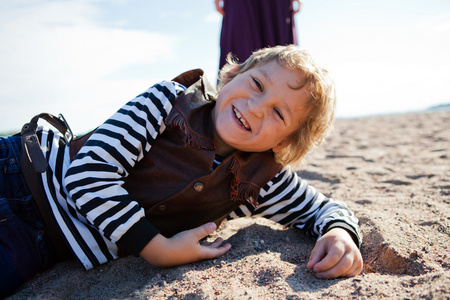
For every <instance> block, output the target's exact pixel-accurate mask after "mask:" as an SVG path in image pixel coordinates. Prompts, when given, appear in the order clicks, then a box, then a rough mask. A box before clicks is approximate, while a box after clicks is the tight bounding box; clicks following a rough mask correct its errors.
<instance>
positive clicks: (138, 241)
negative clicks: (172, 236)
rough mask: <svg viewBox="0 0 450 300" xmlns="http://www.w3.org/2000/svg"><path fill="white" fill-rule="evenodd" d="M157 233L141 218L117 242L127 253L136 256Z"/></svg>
mask: <svg viewBox="0 0 450 300" xmlns="http://www.w3.org/2000/svg"><path fill="white" fill-rule="evenodd" d="M158 233H159V230H158V229H157V228H156V227H155V226H153V225H152V224H150V223H149V222H148V221H147V219H145V218H141V219H140V220H139V221H138V222H136V223H135V224H134V225H133V226H132V227H131V228H130V229H128V231H127V232H125V234H124V235H122V237H121V238H120V240H118V241H117V245H119V246H120V247H122V248H123V249H125V250H126V251H127V252H128V253H130V254H132V255H135V256H138V255H139V253H141V251H142V249H144V247H145V246H147V244H148V243H149V242H150V241H151V240H152V239H153V238H154V237H155V236H156V235H157V234H158Z"/></svg>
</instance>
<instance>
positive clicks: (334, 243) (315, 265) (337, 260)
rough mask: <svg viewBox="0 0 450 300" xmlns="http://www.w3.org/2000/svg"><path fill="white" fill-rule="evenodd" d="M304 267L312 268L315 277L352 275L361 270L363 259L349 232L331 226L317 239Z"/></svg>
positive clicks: (328, 277) (326, 277)
mask: <svg viewBox="0 0 450 300" xmlns="http://www.w3.org/2000/svg"><path fill="white" fill-rule="evenodd" d="M306 267H307V268H308V269H312V270H314V272H316V276H317V278H322V279H331V278H337V277H353V276H356V275H358V274H359V273H360V272H361V270H362V267H363V260H362V257H361V253H360V252H359V249H358V247H357V246H356V245H355V242H354V241H353V239H352V237H351V236H350V234H349V233H348V232H347V231H346V230H345V229H343V228H333V229H331V230H330V231H328V232H327V233H326V234H324V235H323V236H322V237H321V238H320V239H319V240H318V241H317V243H316V246H315V247H314V249H313V250H312V252H311V256H310V257H309V262H308V264H307V265H306Z"/></svg>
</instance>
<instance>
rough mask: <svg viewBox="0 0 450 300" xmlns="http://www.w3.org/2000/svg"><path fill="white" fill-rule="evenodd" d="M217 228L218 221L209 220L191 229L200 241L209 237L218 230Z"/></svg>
mask: <svg viewBox="0 0 450 300" xmlns="http://www.w3.org/2000/svg"><path fill="white" fill-rule="evenodd" d="M216 228H217V225H216V223H214V222H209V223H206V224H203V225H201V226H199V227H196V228H194V229H191V230H190V231H191V233H192V234H193V235H194V236H195V238H196V239H197V241H199V240H201V239H203V238H205V237H207V236H208V235H210V234H211V233H213V232H214V231H215V230H216Z"/></svg>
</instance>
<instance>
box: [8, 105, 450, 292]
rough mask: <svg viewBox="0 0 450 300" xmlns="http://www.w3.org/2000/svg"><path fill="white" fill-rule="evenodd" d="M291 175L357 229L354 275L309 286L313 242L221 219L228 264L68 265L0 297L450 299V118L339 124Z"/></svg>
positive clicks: (133, 261)
mask: <svg viewBox="0 0 450 300" xmlns="http://www.w3.org/2000/svg"><path fill="white" fill-rule="evenodd" d="M335 127H336V128H335V130H334V132H333V133H332V135H331V136H330V137H329V138H328V139H327V141H326V142H325V143H324V144H323V145H321V146H320V147H319V148H318V149H317V150H315V151H314V152H313V153H311V155H309V156H308V157H307V159H306V160H305V161H304V163H303V166H302V169H301V171H299V172H300V175H301V176H302V177H303V178H305V179H307V180H308V182H309V183H310V184H311V185H312V186H314V187H315V188H316V189H317V190H319V191H321V192H322V193H324V194H325V195H327V196H331V197H332V198H334V199H339V200H342V201H344V202H345V203H346V204H347V205H348V206H349V207H350V208H351V209H352V210H353V211H354V212H355V214H356V216H357V217H358V218H359V220H360V232H361V235H362V237H363V245H362V247H361V252H362V255H363V258H364V270H363V273H362V274H361V275H359V276H357V277H354V278H340V279H334V280H319V279H316V278H315V277H314V273H313V272H311V271H309V270H307V269H306V262H307V260H308V257H309V253H310V251H311V249H312V248H313V245H314V240H312V239H311V238H309V237H307V236H305V235H303V234H302V233H301V232H299V231H297V230H292V229H284V228H282V227H281V226H279V225H277V224H274V223H271V222H269V221H267V220H264V219H240V220H235V221H230V222H225V223H224V224H223V225H222V226H221V228H220V229H219V230H218V231H217V232H216V233H215V234H214V236H212V238H214V237H216V236H221V237H223V238H224V239H226V240H227V242H229V243H231V244H232V249H231V250H230V251H229V253H227V254H226V255H224V256H222V257H220V258H217V259H214V260H208V261H202V262H198V263H193V264H189V265H184V266H180V267H175V268H166V269H164V268H158V267H154V266H151V265H150V264H148V263H146V262H145V261H144V260H143V259H141V258H136V257H127V258H123V259H119V260H117V261H115V262H110V263H108V264H106V265H103V266H101V267H98V268H96V269H93V270H90V271H85V270H84V269H83V268H82V266H81V265H80V264H79V263H78V262H77V261H75V260H72V261H68V262H64V263H60V264H58V265H56V266H55V267H54V268H52V269H51V270H48V271H46V272H44V273H42V274H39V275H38V276H36V277H35V278H34V279H33V280H31V281H30V282H29V283H27V284H26V285H24V286H23V287H22V288H21V289H20V290H19V291H18V292H17V293H16V294H15V295H13V296H11V297H10V298H8V299H367V298H371V299H381V298H389V299H449V298H450V111H441V112H433V113H431V112H430V113H417V114H405V115H391V116H380V117H369V118H360V119H348V120H337V121H336V123H335Z"/></svg>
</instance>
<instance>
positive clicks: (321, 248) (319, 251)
mask: <svg viewBox="0 0 450 300" xmlns="http://www.w3.org/2000/svg"><path fill="white" fill-rule="evenodd" d="M326 252H327V249H326V247H325V245H323V244H321V243H317V244H316V246H315V247H314V249H313V250H312V251H311V255H310V256H309V261H308V264H307V265H306V267H307V268H308V269H313V268H314V266H315V265H316V264H317V263H318V262H320V261H321V260H322V258H324V257H325V255H326Z"/></svg>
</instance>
